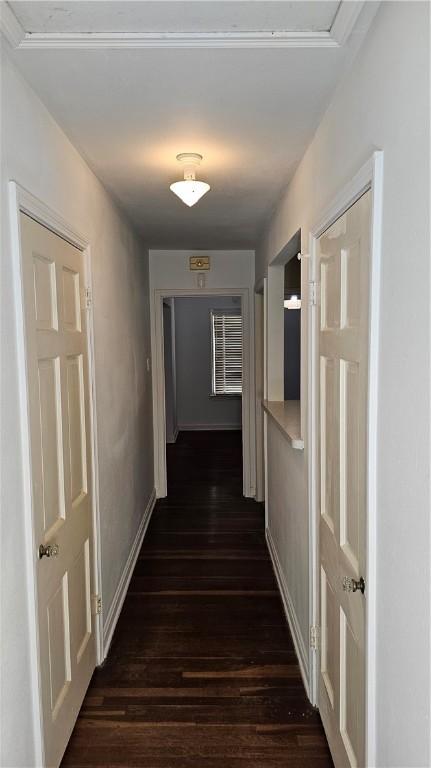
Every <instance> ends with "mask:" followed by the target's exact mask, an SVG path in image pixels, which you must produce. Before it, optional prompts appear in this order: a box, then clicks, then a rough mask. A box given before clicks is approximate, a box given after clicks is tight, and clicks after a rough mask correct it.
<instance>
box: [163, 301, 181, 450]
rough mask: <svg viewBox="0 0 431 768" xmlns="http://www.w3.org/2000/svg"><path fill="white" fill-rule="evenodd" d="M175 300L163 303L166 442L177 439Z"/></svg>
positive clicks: (172, 441)
mask: <svg viewBox="0 0 431 768" xmlns="http://www.w3.org/2000/svg"><path fill="white" fill-rule="evenodd" d="M174 302H175V300H174V299H165V301H164V302H163V356H164V362H165V413H166V442H167V443H174V442H175V440H176V438H177V433H178V424H177V377H176V370H175V369H176V364H175V359H176V354H175V303H174Z"/></svg>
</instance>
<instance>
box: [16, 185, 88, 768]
mask: <svg viewBox="0 0 431 768" xmlns="http://www.w3.org/2000/svg"><path fill="white" fill-rule="evenodd" d="M20 213H26V214H28V215H29V216H31V218H32V219H35V221H37V222H39V224H42V225H43V226H44V227H46V228H47V229H49V230H51V231H52V232H54V233H55V234H57V235H59V236H60V237H62V238H63V239H64V240H67V241H68V242H69V243H71V244H72V245H74V246H75V247H76V248H78V249H79V250H80V251H81V252H82V254H83V257H84V269H85V279H86V286H85V287H86V288H89V289H90V292H91V285H92V275H91V249H90V242H89V240H88V238H86V237H85V236H83V235H82V234H80V233H79V232H78V231H77V230H75V228H74V227H72V226H70V225H69V224H68V222H67V221H65V220H64V219H63V218H62V217H61V216H60V215H58V214H57V213H56V212H55V211H53V210H52V209H51V208H49V207H48V206H47V205H46V204H45V203H44V202H43V201H42V200H40V199H39V198H37V197H35V196H34V195H32V194H31V193H30V192H28V191H27V190H26V189H24V187H21V186H20V185H19V184H18V183H17V182H15V181H10V182H9V216H10V234H11V249H12V262H13V287H14V303H15V325H16V337H17V338H16V341H17V350H18V352H17V357H18V388H19V393H18V396H19V403H20V427H19V428H20V438H21V459H22V470H23V486H24V487H23V496H24V510H23V511H24V523H25V524H24V536H25V541H24V557H25V564H26V574H27V585H26V586H27V595H28V604H29V630H30V637H29V646H30V666H31V668H30V673H31V697H32V703H33V706H32V712H33V729H34V743H35V753H36V760H37V764H38V765H44V764H45V755H44V744H43V726H42V701H41V683H40V662H39V626H38V613H37V574H36V566H37V553H36V548H35V546H34V519H33V493H32V468H31V451H30V418H29V417H30V414H29V393H28V379H27V355H26V331H25V306H24V290H23V264H22V251H21V227H20ZM87 337H88V369H89V390H90V403H89V409H90V442H91V452H92V457H91V458H92V461H91V465H92V477H91V489H92V522H93V547H94V552H93V571H94V572H93V578H94V582H93V583H94V588H95V591H96V593H97V594H99V595H100V594H101V584H102V578H101V573H102V572H101V560H100V552H101V549H100V517H99V482H98V451H97V429H96V385H95V367H94V327H93V313H92V312H89V316H88V325H87ZM93 618H94V633H95V641H96V659H97V663H98V664H100V663H101V662H102V661H103V647H102V642H103V633H102V625H103V624H102V620H103V616H102V614H98V615H96V616H94V617H93Z"/></svg>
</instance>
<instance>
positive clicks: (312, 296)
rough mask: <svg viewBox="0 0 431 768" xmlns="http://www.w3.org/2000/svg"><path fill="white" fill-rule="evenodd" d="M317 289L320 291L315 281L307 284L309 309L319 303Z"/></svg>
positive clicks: (318, 284)
mask: <svg viewBox="0 0 431 768" xmlns="http://www.w3.org/2000/svg"><path fill="white" fill-rule="evenodd" d="M319 289H320V283H317V282H316V281H315V280H313V281H312V282H310V283H308V296H309V302H310V307H315V306H317V304H318V303H319Z"/></svg>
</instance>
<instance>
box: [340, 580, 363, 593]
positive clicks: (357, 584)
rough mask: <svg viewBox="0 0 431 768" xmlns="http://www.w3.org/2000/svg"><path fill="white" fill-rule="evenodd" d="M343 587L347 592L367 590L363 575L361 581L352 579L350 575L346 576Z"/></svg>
mask: <svg viewBox="0 0 431 768" xmlns="http://www.w3.org/2000/svg"><path fill="white" fill-rule="evenodd" d="M343 589H344V591H345V592H358V590H359V592H362V594H364V592H365V581H364V580H363V578H362V576H361V578H360V579H359V581H356V579H351V578H350V576H344V578H343Z"/></svg>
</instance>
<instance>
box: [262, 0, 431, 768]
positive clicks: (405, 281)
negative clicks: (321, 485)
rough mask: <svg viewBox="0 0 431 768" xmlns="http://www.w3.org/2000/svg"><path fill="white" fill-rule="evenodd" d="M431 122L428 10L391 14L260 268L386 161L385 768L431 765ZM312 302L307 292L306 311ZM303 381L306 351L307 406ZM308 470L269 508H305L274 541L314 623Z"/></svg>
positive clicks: (299, 178)
mask: <svg viewBox="0 0 431 768" xmlns="http://www.w3.org/2000/svg"><path fill="white" fill-rule="evenodd" d="M429 108H430V107H429V5H428V4H427V3H416V2H395V3H391V2H384V3H382V4H381V6H380V8H379V11H378V13H377V16H376V18H375V21H374V23H373V25H372V27H371V29H370V32H369V34H368V37H367V39H366V41H365V43H364V45H363V47H362V49H361V50H360V52H359V54H358V56H357V58H356V60H355V62H354V64H353V66H352V69H351V71H350V72H349V73H348V75H347V76H346V77H345V79H344V81H343V82H342V83H341V85H340V87H339V88H338V90H337V92H336V94H335V96H334V98H333V101H332V103H331V105H330V107H329V109H328V110H327V113H326V114H325V116H324V118H323V120H322V122H321V124H320V126H319V128H318V130H317V132H316V134H315V137H314V139H313V141H312V143H311V145H310V147H309V149H308V150H307V152H306V154H305V156H304V158H303V160H302V162H301V163H300V165H299V167H298V170H297V172H296V174H295V176H294V178H293V180H292V182H291V183H290V185H289V188H288V189H287V191H286V193H285V195H284V196H283V198H282V199H281V201H280V203H279V205H278V207H277V209H276V211H275V213H274V216H273V218H272V221H271V223H270V226H269V227H268V229H267V232H266V234H265V236H264V238H263V240H262V242H261V244H260V247H259V248H258V251H257V259H256V271H257V277H258V278H260V277H262V276H263V275H264V274H265V272H266V268H267V264H268V263H269V262H270V261H271V260H272V259H273V258H274V257H275V256H276V254H277V253H278V252H279V251H280V249H281V248H282V246H283V245H284V244H285V243H286V242H287V241H288V240H289V239H290V237H291V236H292V235H293V234H294V232H296V230H297V229H298V228H299V227H302V228H303V237H304V241H305V242H307V238H308V232H309V229H310V227H311V226H313V225H314V224H315V223H316V221H317V220H318V218H319V215H320V213H321V212H322V210H323V209H324V208H325V207H326V206H327V205H328V204H329V203H330V202H331V200H332V199H333V198H334V197H335V196H336V194H337V192H338V191H339V190H340V189H341V188H342V187H343V186H344V185H345V184H346V182H348V180H349V179H350V178H351V177H352V176H353V175H354V174H355V172H356V171H357V170H359V168H360V167H361V166H362V165H363V164H364V163H365V161H366V160H367V159H368V158H369V157H370V155H371V153H372V151H373V150H375V149H376V148H377V149H383V150H384V202H383V242H382V275H381V279H382V283H381V325H380V369H379V393H380V394H379V414H378V456H379V464H378V554H377V568H378V573H377V579H378V584H377V589H378V622H377V670H378V672H377V680H376V685H377V723H376V729H377V737H376V748H377V765H378V766H387V767H388V768H389V766H390V768H396V767H399V768H418V767H419V766H428V765H429V764H430V762H431V755H430V646H429V642H430V591H429V590H430V440H429V438H430V434H429V431H430V423H429V403H430V364H429V363H430V360H429V354H430V335H429V333H430V243H429V209H430V198H429ZM305 289H306V285H304V284H303V291H304V292H303V299H304V304H305V303H306V300H307V296H306V293H305ZM406 297H408V299H407V300H406ZM303 314H305V313H303ZM306 381H307V349H306V348H305V349H303V368H302V382H303V391H302V394H303V396H305V394H306ZM273 428H274V427H272V426H269V429H270V430H271V429H273ZM306 448H307V446H306ZM280 450H281V448H280ZM299 456H300V455H298V454H294V452H292V451H291V450H290V449H289V448H288V447H287V446H286V447H285V448H284V459H283V462H284V463H283V464H282V466H281V467H280V469H279V472H278V477H273V479H272V482H273V483H275V485H276V488H273V489H272V490H271V488H270V489H269V506H270V509H271V504H272V500H273V499H274V496H275V495H276V494H278V495H277V496H276V498H277V499H279V490H280V488H282V487H284V485H283V484H284V475H286V476H287V477H289V478H290V479H291V482H290V485H289V495H292V498H293V499H295V502H296V503H295V504H294V505H291V504H289V505H288V504H284V505H283V504H280V503H279V501H277V503H275V504H274V505H273V508H272V512H270V527H271V531H272V532H273V535H274V536H276V537H277V541H276V545H277V547H278V548H279V550H282V551H279V556H280V560H281V561H282V562H283V563H284V564H285V569H286V572H285V576H286V579H287V581H288V586H289V588H290V591H291V593H292V595H293V599H294V600H295V601H296V605H295V608H296V612H297V614H298V616H304V608H305V601H306V599H307V598H306V595H307V590H305V591H304V592H303V593H299V592H297V590H296V587H297V585H296V583H295V578H296V577H295V576H294V575H293V574H292V573H291V572H290V570H289V565H288V563H289V561H292V558H293V557H294V556H295V552H296V550H297V548H298V546H299V547H300V548H301V549H302V550H303V551H304V552H305V549H304V545H303V542H302V543H299V542H298V541H297V540H296V538H295V537H292V536H290V537H289V536H288V535H287V534H288V531H291V530H295V531H296V532H297V533H298V532H299V531H300V532H301V534H300V535H301V537H305V536H306V535H307V526H306V525H305V524H304V520H305V518H306V516H307V505H308V499H307V461H308V455H307V450H305V452H304V454H303V455H302V456H301V458H299ZM292 462H294V464H293V463H292ZM298 462H301V464H302V467H298ZM271 515H272V516H271ZM306 573H307V571H306V570H305V574H306ZM304 578H305V576H304ZM301 624H302V622H301ZM302 629H303V631H304V632H305V630H306V629H307V628H306V627H305V626H303V627H302ZM306 640H307V638H306V637H305V636H304V641H306Z"/></svg>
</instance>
